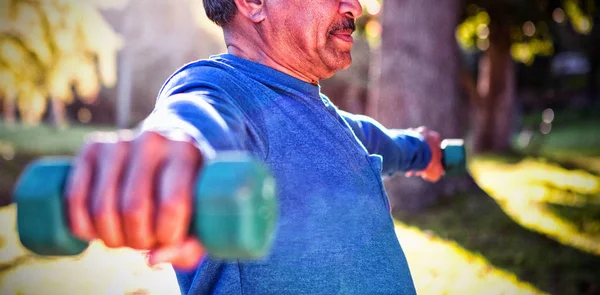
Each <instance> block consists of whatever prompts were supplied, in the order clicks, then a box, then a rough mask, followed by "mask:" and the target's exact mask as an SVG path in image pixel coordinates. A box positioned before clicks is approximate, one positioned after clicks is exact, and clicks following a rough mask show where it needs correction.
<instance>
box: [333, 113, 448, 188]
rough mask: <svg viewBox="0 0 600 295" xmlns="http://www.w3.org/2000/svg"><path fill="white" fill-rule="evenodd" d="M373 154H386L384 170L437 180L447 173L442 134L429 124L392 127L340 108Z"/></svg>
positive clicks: (386, 172)
mask: <svg viewBox="0 0 600 295" xmlns="http://www.w3.org/2000/svg"><path fill="white" fill-rule="evenodd" d="M339 113H340V115H341V116H342V117H343V118H344V119H345V120H346V122H348V125H349V126H350V127H351V128H352V130H353V131H354V134H356V136H357V138H358V139H359V140H360V141H361V142H362V144H363V145H364V146H365V148H366V149H367V151H368V152H369V153H370V154H378V155H381V156H382V157H383V171H382V174H387V175H391V174H393V173H396V172H405V174H406V175H407V176H412V175H416V176H421V177H423V178H424V179H425V180H428V181H432V182H435V181H437V180H438V179H439V178H440V177H441V175H442V174H443V167H442V164H441V148H440V141H441V139H440V135H439V134H438V133H437V132H434V131H430V130H428V129H427V128H424V127H420V128H418V129H388V128H385V127H384V126H383V125H381V124H380V123H379V122H377V121H376V120H374V119H373V118H370V117H368V116H364V115H356V114H351V113H348V112H344V111H339Z"/></svg>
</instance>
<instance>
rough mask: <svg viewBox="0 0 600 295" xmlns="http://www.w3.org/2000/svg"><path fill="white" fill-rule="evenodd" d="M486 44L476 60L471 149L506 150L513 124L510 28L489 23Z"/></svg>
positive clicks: (509, 145)
mask: <svg viewBox="0 0 600 295" xmlns="http://www.w3.org/2000/svg"><path fill="white" fill-rule="evenodd" d="M489 40H490V46H489V48H488V50H487V52H486V53H485V54H484V55H482V57H481V60H480V62H479V77H478V79H477V95H476V96H477V98H476V99H474V100H473V103H474V105H473V110H474V117H473V129H472V131H473V134H472V136H473V137H472V140H473V152H476V153H484V152H507V151H509V150H510V147H511V144H510V143H511V137H512V131H513V126H514V118H513V113H514V112H513V109H514V105H515V103H514V99H515V69H514V64H513V61H512V57H511V55H510V46H511V41H510V28H509V27H508V26H505V25H498V24H495V23H492V24H490V35H489Z"/></svg>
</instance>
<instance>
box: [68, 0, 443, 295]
mask: <svg viewBox="0 0 600 295" xmlns="http://www.w3.org/2000/svg"><path fill="white" fill-rule="evenodd" d="M204 6H205V8H206V11H207V15H208V17H209V18H210V19H211V20H213V21H214V22H215V23H217V24H218V25H220V26H221V27H222V28H223V32H224V36H225V42H226V44H227V51H228V52H227V53H226V54H220V55H216V56H212V57H210V58H208V59H205V60H200V61H197V62H193V63H190V64H188V65H185V66H184V67H183V68H181V69H179V70H178V71H177V72H176V73H174V74H173V75H172V76H171V77H170V78H169V79H168V80H167V81H166V83H165V84H164V86H163V88H162V89H161V91H160V94H159V97H158V101H157V104H156V107H155V110H154V111H153V112H152V114H151V115H150V116H149V117H148V118H147V119H146V120H145V121H144V123H143V125H142V128H141V129H142V130H141V132H140V133H139V134H138V135H137V136H135V137H133V138H127V137H126V136H124V135H121V136H118V137H115V138H109V139H108V140H107V139H106V138H98V139H95V140H93V141H90V142H89V144H87V145H86V146H85V147H84V148H83V149H82V150H81V152H80V155H79V156H78V157H77V162H76V166H75V169H74V173H73V174H72V176H71V177H70V180H69V186H68V193H67V199H68V215H69V216H68V217H69V221H70V227H71V230H72V232H73V233H74V234H75V235H76V236H78V237H80V238H82V239H86V240H91V239H102V240H103V241H104V243H105V244H106V245H107V246H109V247H122V246H127V247H132V248H135V249H148V250H150V262H151V263H158V262H170V263H172V264H173V266H174V267H175V268H176V270H177V277H178V280H179V284H180V286H181V291H182V293H184V294H414V293H415V288H414V285H413V281H412V278H411V274H410V270H409V267H408V265H407V262H406V259H405V257H404V254H403V252H402V249H401V247H400V244H399V242H398V240H397V238H396V235H395V233H394V226H393V222H392V218H391V216H390V208H389V203H388V199H387V195H386V193H385V190H384V187H383V185H382V179H381V176H382V175H383V174H391V173H395V172H398V171H402V172H405V173H407V174H408V175H420V176H421V177H423V178H424V179H426V180H428V181H437V180H438V179H439V178H440V176H441V174H442V165H441V161H440V158H441V150H440V148H439V144H440V137H439V135H438V134H437V133H435V132H431V131H428V130H427V129H425V128H421V129H418V130H388V129H385V128H384V127H383V126H381V125H380V124H379V123H377V122H376V121H374V120H373V119H371V118H369V117H366V116H359V115H353V114H349V113H346V112H343V111H340V110H338V109H337V108H336V107H335V106H334V105H332V104H331V103H330V101H329V100H328V98H327V97H326V96H324V95H323V94H321V93H320V87H319V84H318V83H319V80H321V79H325V78H328V77H330V76H332V75H333V74H334V73H335V72H336V71H338V70H342V69H346V68H347V67H349V65H350V63H351V56H350V49H351V47H352V37H351V34H352V32H353V31H354V19H355V18H357V17H358V16H359V15H360V14H361V12H362V11H361V6H360V4H359V2H358V0H311V1H306V0H204ZM226 150H246V151H248V152H250V153H251V154H252V155H254V156H255V157H256V158H258V159H260V160H262V161H264V163H265V164H266V165H267V166H268V167H269V168H270V170H271V171H272V172H273V174H274V177H275V179H276V181H277V188H278V190H277V193H278V196H279V204H280V209H279V212H280V216H279V222H278V227H277V235H276V238H275V241H274V245H273V248H272V251H271V253H270V254H269V255H268V257H266V258H265V259H263V260H260V261H254V262H246V261H237V262H223V261H218V260H214V259H211V258H210V257H208V256H206V255H204V251H203V248H202V244H201V242H202V241H196V240H194V239H191V238H189V237H187V235H186V233H187V230H188V228H187V225H188V222H189V220H190V214H191V208H190V207H191V206H190V204H191V202H192V197H191V191H192V182H193V179H194V178H195V174H196V173H197V171H198V170H199V169H200V167H201V165H202V162H203V161H204V160H205V159H206V158H209V157H212V155H214V154H215V152H217V153H218V152H220V151H226Z"/></svg>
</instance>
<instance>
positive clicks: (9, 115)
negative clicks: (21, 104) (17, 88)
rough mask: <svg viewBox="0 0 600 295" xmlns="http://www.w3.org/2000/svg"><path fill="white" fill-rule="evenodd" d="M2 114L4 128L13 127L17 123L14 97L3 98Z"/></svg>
mask: <svg viewBox="0 0 600 295" xmlns="http://www.w3.org/2000/svg"><path fill="white" fill-rule="evenodd" d="M3 112H4V115H3V116H4V124H6V126H9V127H12V126H14V125H15V123H16V121H17V116H16V114H17V106H16V97H15V96H14V95H12V96H9V95H7V96H5V97H4V106H3Z"/></svg>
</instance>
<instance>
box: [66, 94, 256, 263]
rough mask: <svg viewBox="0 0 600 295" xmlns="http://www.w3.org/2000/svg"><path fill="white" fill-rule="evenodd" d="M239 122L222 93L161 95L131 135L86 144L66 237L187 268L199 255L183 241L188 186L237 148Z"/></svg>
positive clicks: (72, 181) (191, 242) (73, 184)
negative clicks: (208, 163) (207, 164)
mask: <svg viewBox="0 0 600 295" xmlns="http://www.w3.org/2000/svg"><path fill="white" fill-rule="evenodd" d="M244 121H245V120H244V118H243V115H242V113H241V112H240V111H239V110H238V109H237V108H236V107H235V106H234V105H232V104H231V103H230V100H227V99H226V97H225V95H224V94H219V93H218V92H215V91H208V90H202V89H193V90H191V89H187V90H185V91H181V92H175V93H169V95H167V96H162V97H161V98H160V99H159V101H158V103H157V105H156V108H155V110H154V111H153V112H152V114H151V115H150V116H149V117H148V118H147V119H146V120H145V121H144V122H143V123H142V124H141V128H140V130H139V131H140V132H139V133H138V134H137V135H134V136H133V137H131V136H129V137H124V136H119V135H117V134H110V135H109V136H101V137H96V138H95V139H92V140H90V141H89V142H88V143H87V144H86V145H85V146H84V147H83V148H82V149H81V150H80V153H79V154H78V156H77V157H76V159H75V165H74V169H73V172H72V174H71V177H70V178H69V183H68V186H67V194H66V199H67V206H68V210H67V212H68V220H69V225H70V228H71V231H72V233H73V234H74V235H75V236H77V237H79V238H81V239H83V240H92V239H100V240H102V241H103V242H104V244H105V245H106V246H108V247H112V248H118V247H130V248H134V249H139V250H151V252H150V263H152V264H154V263H159V262H170V263H172V264H173V266H175V267H178V268H183V269H191V268H194V267H195V266H196V265H197V263H198V262H199V261H200V259H201V257H202V256H203V254H204V249H203V247H202V245H201V244H200V242H199V241H197V240H195V239H193V238H190V237H188V235H187V233H188V226H189V224H190V220H191V214H192V200H193V199H192V193H193V183H194V180H195V179H196V176H197V173H198V171H199V170H200V168H201V167H202V165H203V162H204V160H205V159H207V158H210V157H212V156H213V154H214V152H215V151H221V150H240V149H244V148H245V147H244V131H245V130H246V128H245V126H244V124H245V123H244ZM181 134H183V135H184V137H181V136H179V135H181ZM190 138H191V139H192V140H190Z"/></svg>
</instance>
